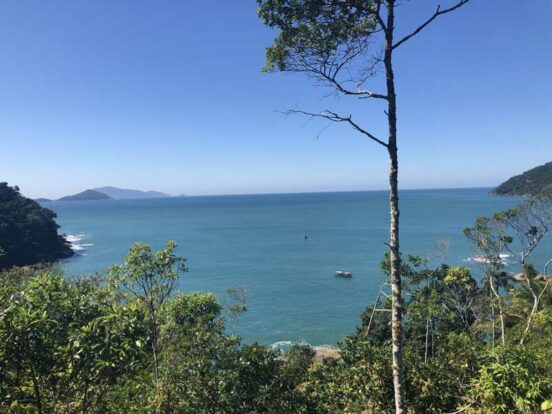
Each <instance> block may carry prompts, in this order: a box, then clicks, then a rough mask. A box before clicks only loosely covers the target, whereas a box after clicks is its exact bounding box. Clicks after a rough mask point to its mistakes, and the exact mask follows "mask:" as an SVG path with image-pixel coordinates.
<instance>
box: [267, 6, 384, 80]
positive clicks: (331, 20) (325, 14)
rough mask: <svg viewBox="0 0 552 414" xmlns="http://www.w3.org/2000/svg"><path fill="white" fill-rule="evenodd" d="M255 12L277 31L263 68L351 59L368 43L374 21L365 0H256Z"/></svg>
mask: <svg viewBox="0 0 552 414" xmlns="http://www.w3.org/2000/svg"><path fill="white" fill-rule="evenodd" d="M257 2H258V4H259V9H258V14H259V16H260V17H261V19H262V20H263V21H264V23H265V24H266V25H268V26H269V27H272V28H275V29H277V30H278V31H279V33H278V36H277V38H276V40H275V41H274V44H273V45H272V46H271V47H269V48H268V49H267V51H266V67H265V69H264V70H265V71H274V70H280V71H300V70H305V71H308V70H312V68H314V67H316V66H317V65H318V64H319V63H320V61H323V60H325V61H326V62H327V63H328V64H330V65H331V63H332V62H335V61H337V60H341V59H343V58H345V59H352V58H354V57H356V56H358V55H361V54H362V53H363V52H364V51H365V50H366V49H367V47H368V37H369V36H370V34H371V33H372V32H373V31H374V29H375V26H376V22H375V17H374V14H373V10H374V4H373V2H372V1H366V0H348V1H336V0H328V1H320V0H258V1H257Z"/></svg>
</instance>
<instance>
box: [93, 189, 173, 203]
mask: <svg viewBox="0 0 552 414" xmlns="http://www.w3.org/2000/svg"><path fill="white" fill-rule="evenodd" d="M93 190H94V191H98V192H100V193H103V194H107V195H108V196H109V197H111V198H114V199H117V200H125V199H132V198H160V197H170V195H168V194H165V193H161V192H160V191H140V190H131V189H128V188H117V187H112V186H106V187H98V188H94V189H93Z"/></svg>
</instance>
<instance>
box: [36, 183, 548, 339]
mask: <svg viewBox="0 0 552 414" xmlns="http://www.w3.org/2000/svg"><path fill="white" fill-rule="evenodd" d="M400 198H401V200H400V202H401V245H402V248H401V250H402V252H403V254H416V255H424V256H428V257H431V258H432V259H431V260H432V261H433V262H434V263H435V261H436V260H437V259H436V258H435V257H436V252H437V251H438V249H437V247H436V246H437V245H438V244H439V243H440V241H442V240H447V243H448V246H449V247H448V251H447V255H446V259H445V261H446V262H447V263H449V264H450V265H453V266H469V267H472V268H473V271H474V272H475V273H476V274H478V273H479V272H480V269H479V267H478V266H479V265H477V264H474V263H470V262H469V261H468V259H469V258H470V257H473V256H474V255H475V254H476V252H475V251H474V249H473V246H472V245H471V244H470V243H469V242H468V240H467V239H466V237H465V236H464V235H463V233H462V230H463V229H464V228H465V227H466V226H469V225H471V224H473V222H474V220H475V219H476V218H477V217H479V216H482V215H490V214H492V213H494V212H496V211H499V210H502V209H506V208H509V207H512V206H514V205H515V204H516V203H517V202H519V200H520V199H519V198H513V197H496V196H490V195H489V189H452V190H408V191H401V193H400ZM45 206H47V207H48V208H50V209H52V210H54V211H55V212H56V213H57V214H58V223H59V224H60V225H61V232H62V233H65V234H67V235H68V237H69V239H70V240H71V242H72V243H73V245H74V247H75V248H76V249H77V255H75V256H74V257H72V258H70V259H68V260H65V261H63V262H62V267H63V269H64V271H65V273H66V274H67V275H71V276H72V275H88V274H93V273H96V272H104V271H106V269H107V268H108V267H109V266H110V265H111V264H115V263H122V261H123V260H124V257H125V255H126V252H127V250H128V248H129V247H130V246H131V245H132V244H133V243H134V242H138V241H140V242H145V243H149V244H151V245H152V246H153V247H154V248H159V247H161V246H163V245H164V244H165V243H166V242H167V241H168V240H175V241H176V242H177V243H178V254H179V255H181V256H184V257H185V258H186V259H187V265H188V267H189V270H190V271H189V272H188V273H185V274H184V275H183V277H182V279H181V281H180V283H179V285H178V290H180V291H183V292H193V291H202V292H214V293H215V294H217V295H218V297H219V298H220V300H221V302H226V301H227V298H226V290H227V289H228V288H241V289H244V290H245V292H246V294H247V307H248V312H247V313H246V314H245V315H244V316H243V317H242V318H241V320H240V323H239V326H238V329H237V333H238V334H239V335H241V336H242V337H243V340H244V342H246V343H251V342H259V343H262V344H265V345H274V346H281V347H285V346H286V345H287V344H290V343H296V342H304V343H309V344H311V345H313V346H333V345H335V344H336V343H337V341H338V340H339V339H340V338H342V337H343V336H345V335H347V334H349V333H351V332H352V331H353V330H354V328H355V326H357V325H358V323H359V315H360V313H361V312H362V310H363V309H364V308H365V307H366V306H367V305H369V304H371V303H373V302H374V300H375V298H376V296H377V294H378V291H379V289H380V286H381V284H382V283H383V282H384V280H385V276H384V275H383V274H382V272H381V270H380V268H379V263H380V261H381V260H382V258H383V255H384V253H385V252H386V245H385V243H386V242H387V240H388V232H389V230H388V222H389V218H388V216H389V213H388V193H387V192H385V191H371V192H340V193H305V194H266V195H236V196H201V197H199V196H198V197H180V198H158V199H142V200H108V201H85V202H51V203H47V204H45ZM551 250H552V242H551V241H550V237H549V238H548V239H547V240H545V244H544V245H543V246H542V247H541V248H540V249H539V250H538V251H537V252H536V253H535V261H536V262H537V264H540V262H544V256H545V254H544V253H545V252H550V251H551ZM508 266H509V267H510V269H513V270H514V269H515V265H514V264H513V263H510V264H509V265H508ZM336 270H344V271H351V272H353V277H352V278H351V279H342V278H335V277H334V273H335V271H336Z"/></svg>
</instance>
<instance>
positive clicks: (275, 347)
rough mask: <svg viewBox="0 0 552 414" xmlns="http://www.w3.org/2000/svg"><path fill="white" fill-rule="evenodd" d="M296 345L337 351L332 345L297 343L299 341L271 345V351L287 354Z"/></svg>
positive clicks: (279, 342)
mask: <svg viewBox="0 0 552 414" xmlns="http://www.w3.org/2000/svg"><path fill="white" fill-rule="evenodd" d="M294 345H307V346H310V347H311V348H312V349H314V350H317V349H337V348H336V347H335V346H332V345H311V344H309V343H308V342H304V341H301V342H297V341H278V342H274V343H273V344H272V345H270V349H273V350H275V351H282V352H286V351H289V349H290V348H291V347H293V346H294Z"/></svg>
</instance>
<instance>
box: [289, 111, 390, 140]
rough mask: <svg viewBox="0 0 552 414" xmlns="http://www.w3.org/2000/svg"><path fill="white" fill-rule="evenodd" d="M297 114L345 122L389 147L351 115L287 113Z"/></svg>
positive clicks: (290, 113)
mask: <svg viewBox="0 0 552 414" xmlns="http://www.w3.org/2000/svg"><path fill="white" fill-rule="evenodd" d="M296 114H302V115H307V116H310V117H312V118H323V119H327V120H329V121H332V122H345V123H348V124H349V125H351V126H352V127H353V128H354V129H355V130H357V131H358V132H360V133H361V134H363V135H365V136H367V137H368V138H370V139H371V140H372V141H374V142H377V143H378V144H380V145H383V146H384V147H385V148H388V147H389V146H388V144H387V143H386V142H384V141H382V140H381V139H379V138H377V137H376V136H374V135H373V134H371V133H370V132H368V131H366V130H365V129H363V128H361V127H360V126H359V125H358V124H357V123H355V122H354V121H353V119H352V117H351V115H349V116H347V117H343V116H340V115H338V114H336V113H335V112H332V111H328V110H324V111H322V112H319V113H314V112H306V111H300V110H296V109H290V110H289V111H287V112H286V115H296Z"/></svg>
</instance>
